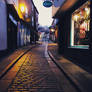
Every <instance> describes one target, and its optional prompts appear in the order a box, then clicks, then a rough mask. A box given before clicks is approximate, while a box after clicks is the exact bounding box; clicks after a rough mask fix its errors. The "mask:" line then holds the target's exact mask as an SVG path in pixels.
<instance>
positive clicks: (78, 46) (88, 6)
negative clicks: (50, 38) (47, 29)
mask: <svg viewBox="0 0 92 92" xmlns="http://www.w3.org/2000/svg"><path fill="white" fill-rule="evenodd" d="M68 1H69V0H67V1H66V2H65V3H64V4H63V5H62V6H61V7H60V9H59V10H58V12H57V13H56V14H55V16H54V18H58V20H59V21H58V28H59V31H58V47H59V52H60V53H61V54H62V55H64V56H66V57H69V58H70V59H72V60H73V59H74V60H75V61H76V62H81V63H85V64H91V65H92V62H91V60H92V1H91V0H80V1H77V0H72V1H71V4H69V2H68ZM66 6H67V7H66Z"/></svg>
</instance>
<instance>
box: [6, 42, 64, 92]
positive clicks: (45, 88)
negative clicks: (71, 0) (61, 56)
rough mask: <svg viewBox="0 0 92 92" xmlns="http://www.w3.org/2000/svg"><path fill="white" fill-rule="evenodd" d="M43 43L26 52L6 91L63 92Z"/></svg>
mask: <svg viewBox="0 0 92 92" xmlns="http://www.w3.org/2000/svg"><path fill="white" fill-rule="evenodd" d="M44 52H45V45H44V44H43V45H39V46H38V47H37V48H33V49H32V50H31V51H29V52H28V53H27V56H26V59H25V60H24V62H23V64H22V66H21V67H20V69H19V71H18V73H17V75H16V77H15V78H14V80H13V81H12V83H11V85H9V87H8V89H7V91H8V92H64V91H63V89H62V88H61V87H60V85H59V83H58V81H57V78H56V77H55V75H54V73H53V71H52V70H51V67H50V66H49V63H48V61H47V59H46V57H45V53H44Z"/></svg>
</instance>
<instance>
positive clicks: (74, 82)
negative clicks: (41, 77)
mask: <svg viewBox="0 0 92 92" xmlns="http://www.w3.org/2000/svg"><path fill="white" fill-rule="evenodd" d="M48 54H49V56H50V58H51V59H52V61H53V62H54V63H55V64H56V65H57V67H58V68H59V69H60V70H61V71H62V72H63V74H64V75H65V76H66V77H67V79H68V80H69V81H70V82H71V83H72V84H73V85H74V87H75V88H76V90H77V91H78V92H85V90H84V89H83V88H82V87H81V86H80V85H79V83H78V82H77V80H76V79H74V78H73V77H72V76H71V75H70V74H69V73H68V72H67V71H65V69H64V67H63V66H61V65H60V64H59V62H57V60H56V59H55V58H54V56H53V55H52V54H51V52H50V51H48Z"/></svg>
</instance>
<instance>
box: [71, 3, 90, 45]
mask: <svg viewBox="0 0 92 92" xmlns="http://www.w3.org/2000/svg"><path fill="white" fill-rule="evenodd" d="M89 25H90V2H89V1H87V2H86V3H85V4H83V5H82V6H81V7H80V8H78V9H77V10H76V11H75V12H73V13H72V27H71V46H80V45H84V46H86V45H88V42H89V37H88V34H89V31H90V27H89Z"/></svg>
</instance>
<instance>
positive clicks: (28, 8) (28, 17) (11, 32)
mask: <svg viewBox="0 0 92 92" xmlns="http://www.w3.org/2000/svg"><path fill="white" fill-rule="evenodd" d="M0 16H1V17H0V21H1V22H0V53H2V52H8V51H9V50H14V49H16V48H18V47H21V46H25V45H28V44H30V43H31V40H32V41H34V39H31V35H32V33H34V31H35V30H36V31H37V24H38V19H37V17H38V11H37V9H36V7H35V5H34V3H33V1H32V0H0ZM34 35H35V34H33V35H32V36H33V37H34Z"/></svg>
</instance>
